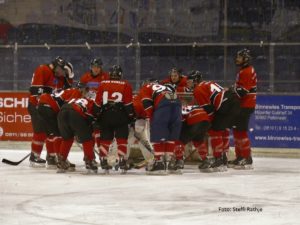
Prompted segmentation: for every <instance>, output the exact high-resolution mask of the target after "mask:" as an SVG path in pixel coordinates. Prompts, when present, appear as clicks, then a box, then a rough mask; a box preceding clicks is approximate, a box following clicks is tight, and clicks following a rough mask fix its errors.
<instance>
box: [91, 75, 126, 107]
mask: <svg viewBox="0 0 300 225" xmlns="http://www.w3.org/2000/svg"><path fill="white" fill-rule="evenodd" d="M95 102H96V104H97V106H98V107H101V106H102V105H105V104H106V103H109V102H122V103H123V104H124V105H125V106H128V105H132V87H131V85H130V84H129V83H128V82H127V81H125V80H104V81H102V82H101V84H100V86H99V88H98V91H97V95H96V100H95Z"/></svg>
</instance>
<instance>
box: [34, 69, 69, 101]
mask: <svg viewBox="0 0 300 225" xmlns="http://www.w3.org/2000/svg"><path fill="white" fill-rule="evenodd" d="M66 82H68V83H72V82H73V80H72V79H69V78H65V77H56V76H55V74H54V72H53V70H52V69H51V68H50V67H49V65H40V66H39V67H38V68H37V69H36V70H35V71H34V74H33V77H32V81H31V86H30V97H29V102H30V103H31V104H33V105H37V104H38V97H39V96H40V95H41V94H43V93H52V91H53V90H55V89H62V88H63V87H64V86H65V83H66Z"/></svg>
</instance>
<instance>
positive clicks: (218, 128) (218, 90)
mask: <svg viewBox="0 0 300 225" xmlns="http://www.w3.org/2000/svg"><path fill="white" fill-rule="evenodd" d="M196 82H197V83H198V84H197V85H196V87H195V89H194V92H193V95H194V98H195V100H196V102H197V103H198V104H199V106H201V107H203V109H204V110H205V111H206V112H207V114H208V115H209V116H212V122H211V123H212V125H211V129H210V130H209V132H208V134H209V141H210V144H211V147H212V150H213V156H214V160H213V162H212V164H211V165H208V166H210V167H211V168H213V171H224V170H226V168H227V156H226V151H225V150H226V144H227V143H225V142H224V141H223V135H224V132H226V129H227V128H231V127H232V124H233V120H234V118H235V116H236V115H238V113H239V111H240V105H239V101H238V99H237V97H236V96H235V95H234V94H233V93H232V91H230V90H228V89H224V88H223V87H221V86H220V85H219V84H217V83H216V82H213V81H202V78H201V77H199V78H198V79H197V81H196ZM226 134H227V132H226ZM226 138H227V137H226ZM203 163H205V164H207V162H205V161H204V162H203ZM199 169H204V168H203V166H202V165H199Z"/></svg>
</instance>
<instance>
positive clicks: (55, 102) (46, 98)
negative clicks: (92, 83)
mask: <svg viewBox="0 0 300 225" xmlns="http://www.w3.org/2000/svg"><path fill="white" fill-rule="evenodd" d="M81 97H82V94H81V92H80V91H79V89H77V88H69V89H66V90H62V91H60V92H58V93H53V94H48V93H45V94H42V95H41V96H40V100H39V104H44V105H48V106H50V107H51V108H52V109H53V111H54V112H56V113H58V112H59V110H60V108H61V107H62V105H63V104H64V103H66V102H69V101H71V100H72V99H78V98H81Z"/></svg>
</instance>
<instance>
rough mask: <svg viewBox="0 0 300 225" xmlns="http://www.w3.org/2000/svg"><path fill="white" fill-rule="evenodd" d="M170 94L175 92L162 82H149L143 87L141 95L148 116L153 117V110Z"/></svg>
mask: <svg viewBox="0 0 300 225" xmlns="http://www.w3.org/2000/svg"><path fill="white" fill-rule="evenodd" d="M168 94H171V95H173V92H172V91H171V90H170V89H169V87H167V86H164V85H161V84H156V83H149V84H146V85H144V86H142V87H141V89H140V91H139V95H140V97H141V98H142V103H143V107H144V109H145V112H146V115H147V117H148V118H151V117H152V114H153V110H154V109H155V108H156V107H157V105H158V104H159V102H160V101H161V100H162V99H163V98H164V97H165V96H166V95H168Z"/></svg>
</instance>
